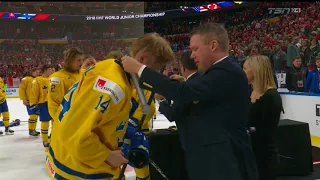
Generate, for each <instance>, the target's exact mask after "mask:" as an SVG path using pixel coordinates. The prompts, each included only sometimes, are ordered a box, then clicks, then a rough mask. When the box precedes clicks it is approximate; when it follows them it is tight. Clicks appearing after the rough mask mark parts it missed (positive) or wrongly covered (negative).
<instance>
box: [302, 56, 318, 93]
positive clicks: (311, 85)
mask: <svg viewBox="0 0 320 180" xmlns="http://www.w3.org/2000/svg"><path fill="white" fill-rule="evenodd" d="M316 67H317V68H316V69H314V70H312V71H310V72H309V73H308V76H307V80H306V85H305V87H304V91H305V92H310V93H317V94H319V93H320V86H319V85H320V78H319V77H320V57H317V58H316Z"/></svg>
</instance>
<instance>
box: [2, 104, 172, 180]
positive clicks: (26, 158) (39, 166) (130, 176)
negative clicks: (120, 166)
mask: <svg viewBox="0 0 320 180" xmlns="http://www.w3.org/2000/svg"><path fill="white" fill-rule="evenodd" d="M7 102H8V106H9V111H10V115H11V117H10V122H11V121H12V120H15V119H20V120H21V121H23V122H21V124H20V126H17V127H13V128H12V129H13V130H15V134H14V135H10V136H5V135H3V136H1V137H0V179H3V180H30V179H32V180H50V178H49V176H48V174H47V171H46V169H45V157H46V154H45V152H44V148H43V146H42V142H41V137H40V136H39V137H38V138H35V137H30V136H29V132H28V131H29V130H28V123H27V120H28V118H29V116H28V114H27V111H26V109H25V106H24V105H23V104H22V101H20V100H19V99H18V98H13V99H7ZM1 120H2V119H1ZM171 125H175V124H174V123H170V122H169V121H168V120H167V119H166V118H165V117H164V116H163V115H162V114H157V119H156V120H155V121H154V127H155V129H162V128H167V127H169V126H171ZM0 128H1V130H4V128H3V127H0ZM37 130H38V131H39V132H40V122H39V121H38V124H37ZM126 179H127V180H135V173H134V170H133V169H132V168H131V167H128V168H127V171H126Z"/></svg>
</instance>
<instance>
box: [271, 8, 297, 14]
mask: <svg viewBox="0 0 320 180" xmlns="http://www.w3.org/2000/svg"><path fill="white" fill-rule="evenodd" d="M268 10H269V14H274V15H281V14H290V13H300V12H301V8H268Z"/></svg>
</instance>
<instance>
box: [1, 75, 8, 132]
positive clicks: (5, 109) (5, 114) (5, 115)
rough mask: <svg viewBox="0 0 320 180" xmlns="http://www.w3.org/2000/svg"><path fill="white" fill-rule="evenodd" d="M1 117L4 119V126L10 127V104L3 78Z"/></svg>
mask: <svg viewBox="0 0 320 180" xmlns="http://www.w3.org/2000/svg"><path fill="white" fill-rule="evenodd" d="M0 115H2V117H3V125H4V126H5V127H9V125H10V122H9V119H10V114H9V108H8V104H7V101H6V89H5V88H4V82H3V80H2V78H0Z"/></svg>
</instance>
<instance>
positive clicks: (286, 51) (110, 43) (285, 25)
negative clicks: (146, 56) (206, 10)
mask: <svg viewBox="0 0 320 180" xmlns="http://www.w3.org/2000/svg"><path fill="white" fill-rule="evenodd" d="M270 7H300V8H302V10H301V12H300V13H298V14H293V13H290V14H285V15H281V16H274V15H270V13H269V10H268V8H270ZM207 22H221V23H224V24H225V25H226V26H227V27H228V32H229V37H230V54H231V55H232V56H234V58H235V59H237V60H238V61H239V62H240V63H243V62H244V61H245V59H246V57H247V56H249V55H252V54H256V53H261V54H264V55H267V56H268V57H269V58H270V60H271V61H272V63H273V67H274V70H275V71H276V72H281V71H284V70H286V68H287V67H292V58H293V57H296V56H300V57H301V58H302V64H303V65H305V66H307V65H309V66H310V65H312V64H314V62H315V58H316V57H317V56H320V47H319V40H320V3H319V2H303V3H302V2H300V3H299V2H285V3H284V2H281V4H280V5H279V2H278V3H276V2H264V3H260V4H259V5H257V6H254V7H251V8H247V9H245V10H234V11H232V12H230V11H229V12H227V13H224V12H217V13H215V14H213V15H210V16H195V17H188V18H187V19H186V18H181V19H166V20H152V21H150V20H149V21H145V22H144V23H141V22H139V23H140V24H139V23H137V21H134V20H132V21H130V23H123V22H120V21H116V22H110V23H94V22H91V23H85V24H83V23H69V24H67V23H60V22H56V23H52V22H36V21H25V20H20V21H14V20H12V21H11V20H1V21H0V23H1V27H0V39H10V40H2V41H0V42H1V43H0V63H1V65H2V66H1V67H0V76H1V77H4V78H7V77H11V76H17V77H23V76H24V75H26V74H27V73H28V69H30V68H31V67H33V66H39V65H41V64H45V63H51V64H59V63H60V64H61V63H62V61H63V59H62V51H63V50H65V49H66V48H68V47H70V46H77V47H80V48H81V49H82V50H84V51H85V52H88V53H90V54H92V55H94V56H95V58H96V59H97V60H102V59H103V58H104V55H105V54H106V53H107V52H109V51H110V50H120V51H123V52H124V53H128V47H129V44H130V43H129V42H127V41H124V40H119V39H121V38H128V37H130V36H131V37H137V36H139V35H141V33H142V32H158V33H160V34H161V35H164V36H165V37H166V38H167V40H168V41H169V42H170V43H171V46H172V49H173V50H174V51H175V52H176V56H177V58H179V56H180V55H181V52H182V51H183V50H184V49H186V48H188V46H189V39H188V35H187V33H188V32H190V31H191V29H192V28H193V27H194V26H197V25H199V24H201V23H207ZM135 24H138V25H136V26H134V25H135ZM128 26H129V27H128ZM142 26H144V27H142ZM126 27H128V28H126ZM126 29H127V30H126ZM67 32H71V33H72V39H75V40H73V41H72V43H64V44H43V43H41V42H40V41H38V39H59V38H60V39H61V38H62V37H65V36H66V34H67ZM81 37H82V38H81ZM26 39H27V40H26ZM80 39H81V40H80ZM291 46H293V47H295V48H294V51H292V48H288V47H291ZM173 67H177V64H173V65H172V68H173ZM311 68H312V67H311ZM169 69H170V68H169Z"/></svg>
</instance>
